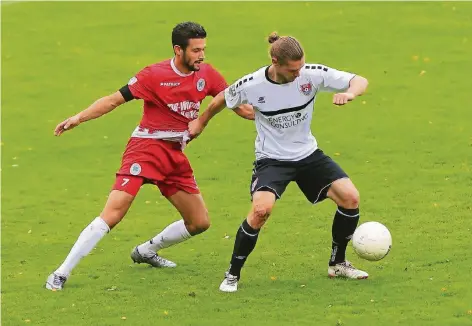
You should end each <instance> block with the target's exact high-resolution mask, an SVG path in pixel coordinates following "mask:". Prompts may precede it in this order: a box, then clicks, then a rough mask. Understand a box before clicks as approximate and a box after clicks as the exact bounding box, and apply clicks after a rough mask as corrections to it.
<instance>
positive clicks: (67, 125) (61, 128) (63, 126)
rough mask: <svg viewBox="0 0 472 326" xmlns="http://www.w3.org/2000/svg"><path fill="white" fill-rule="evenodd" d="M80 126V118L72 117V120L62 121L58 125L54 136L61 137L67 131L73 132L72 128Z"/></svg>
mask: <svg viewBox="0 0 472 326" xmlns="http://www.w3.org/2000/svg"><path fill="white" fill-rule="evenodd" d="M79 124H80V119H79V117H78V116H76V115H74V116H73V117H70V118H68V119H66V120H64V121H62V122H61V123H60V124H58V125H57V126H56V129H54V135H55V136H60V135H62V134H63V133H64V132H65V131H67V130H71V129H72V128H75V127H77V126H78V125H79Z"/></svg>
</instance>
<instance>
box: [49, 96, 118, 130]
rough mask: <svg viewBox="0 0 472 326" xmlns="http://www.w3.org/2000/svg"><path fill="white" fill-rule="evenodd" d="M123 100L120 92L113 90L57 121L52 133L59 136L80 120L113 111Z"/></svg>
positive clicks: (90, 118)
mask: <svg viewBox="0 0 472 326" xmlns="http://www.w3.org/2000/svg"><path fill="white" fill-rule="evenodd" d="M125 102H126V100H125V98H124V97H123V95H122V94H121V92H115V93H113V94H111V95H108V96H105V97H102V98H100V99H98V100H96V101H95V102H94V103H92V105H90V106H89V107H88V108H86V109H85V110H83V111H81V112H79V113H77V114H76V115H74V116H72V117H70V118H67V119H66V120H64V121H62V122H61V123H59V124H58V125H57V126H56V129H55V130H54V135H56V136H60V135H61V134H62V133H64V132H65V131H67V130H71V129H72V128H75V127H77V126H78V125H79V124H81V123H82V122H86V121H89V120H92V119H96V118H99V117H101V116H102V115H104V114H107V113H108V112H111V111H113V110H114V109H116V108H117V107H118V106H120V105H121V104H123V103H125Z"/></svg>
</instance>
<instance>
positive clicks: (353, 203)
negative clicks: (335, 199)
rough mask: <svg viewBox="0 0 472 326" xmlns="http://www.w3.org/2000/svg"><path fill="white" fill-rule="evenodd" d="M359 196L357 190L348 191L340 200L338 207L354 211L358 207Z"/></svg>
mask: <svg viewBox="0 0 472 326" xmlns="http://www.w3.org/2000/svg"><path fill="white" fill-rule="evenodd" d="M359 202H360V195H359V191H357V189H355V188H354V189H352V190H350V191H348V192H347V193H346V194H345V195H344V196H343V198H342V203H341V205H340V206H342V207H344V208H348V209H354V208H357V207H359Z"/></svg>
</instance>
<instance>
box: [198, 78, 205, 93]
mask: <svg viewBox="0 0 472 326" xmlns="http://www.w3.org/2000/svg"><path fill="white" fill-rule="evenodd" d="M204 88H205V79H203V78H200V79H199V80H198V81H197V90H198V91H199V92H201V91H203V89H204Z"/></svg>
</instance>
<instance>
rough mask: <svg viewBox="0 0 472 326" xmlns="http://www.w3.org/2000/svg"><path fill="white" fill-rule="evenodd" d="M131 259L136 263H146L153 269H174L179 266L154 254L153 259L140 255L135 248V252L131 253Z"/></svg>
mask: <svg viewBox="0 0 472 326" xmlns="http://www.w3.org/2000/svg"><path fill="white" fill-rule="evenodd" d="M131 259H132V260H133V262H135V263H138V264H141V263H145V264H149V265H151V266H152V267H167V268H174V267H175V266H177V264H176V263H174V262H173V261H170V260H168V259H165V258H163V257H161V256H159V255H158V254H154V255H153V256H151V257H145V256H143V255H141V254H140V253H139V251H138V247H136V248H134V250H133V251H132V252H131Z"/></svg>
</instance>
